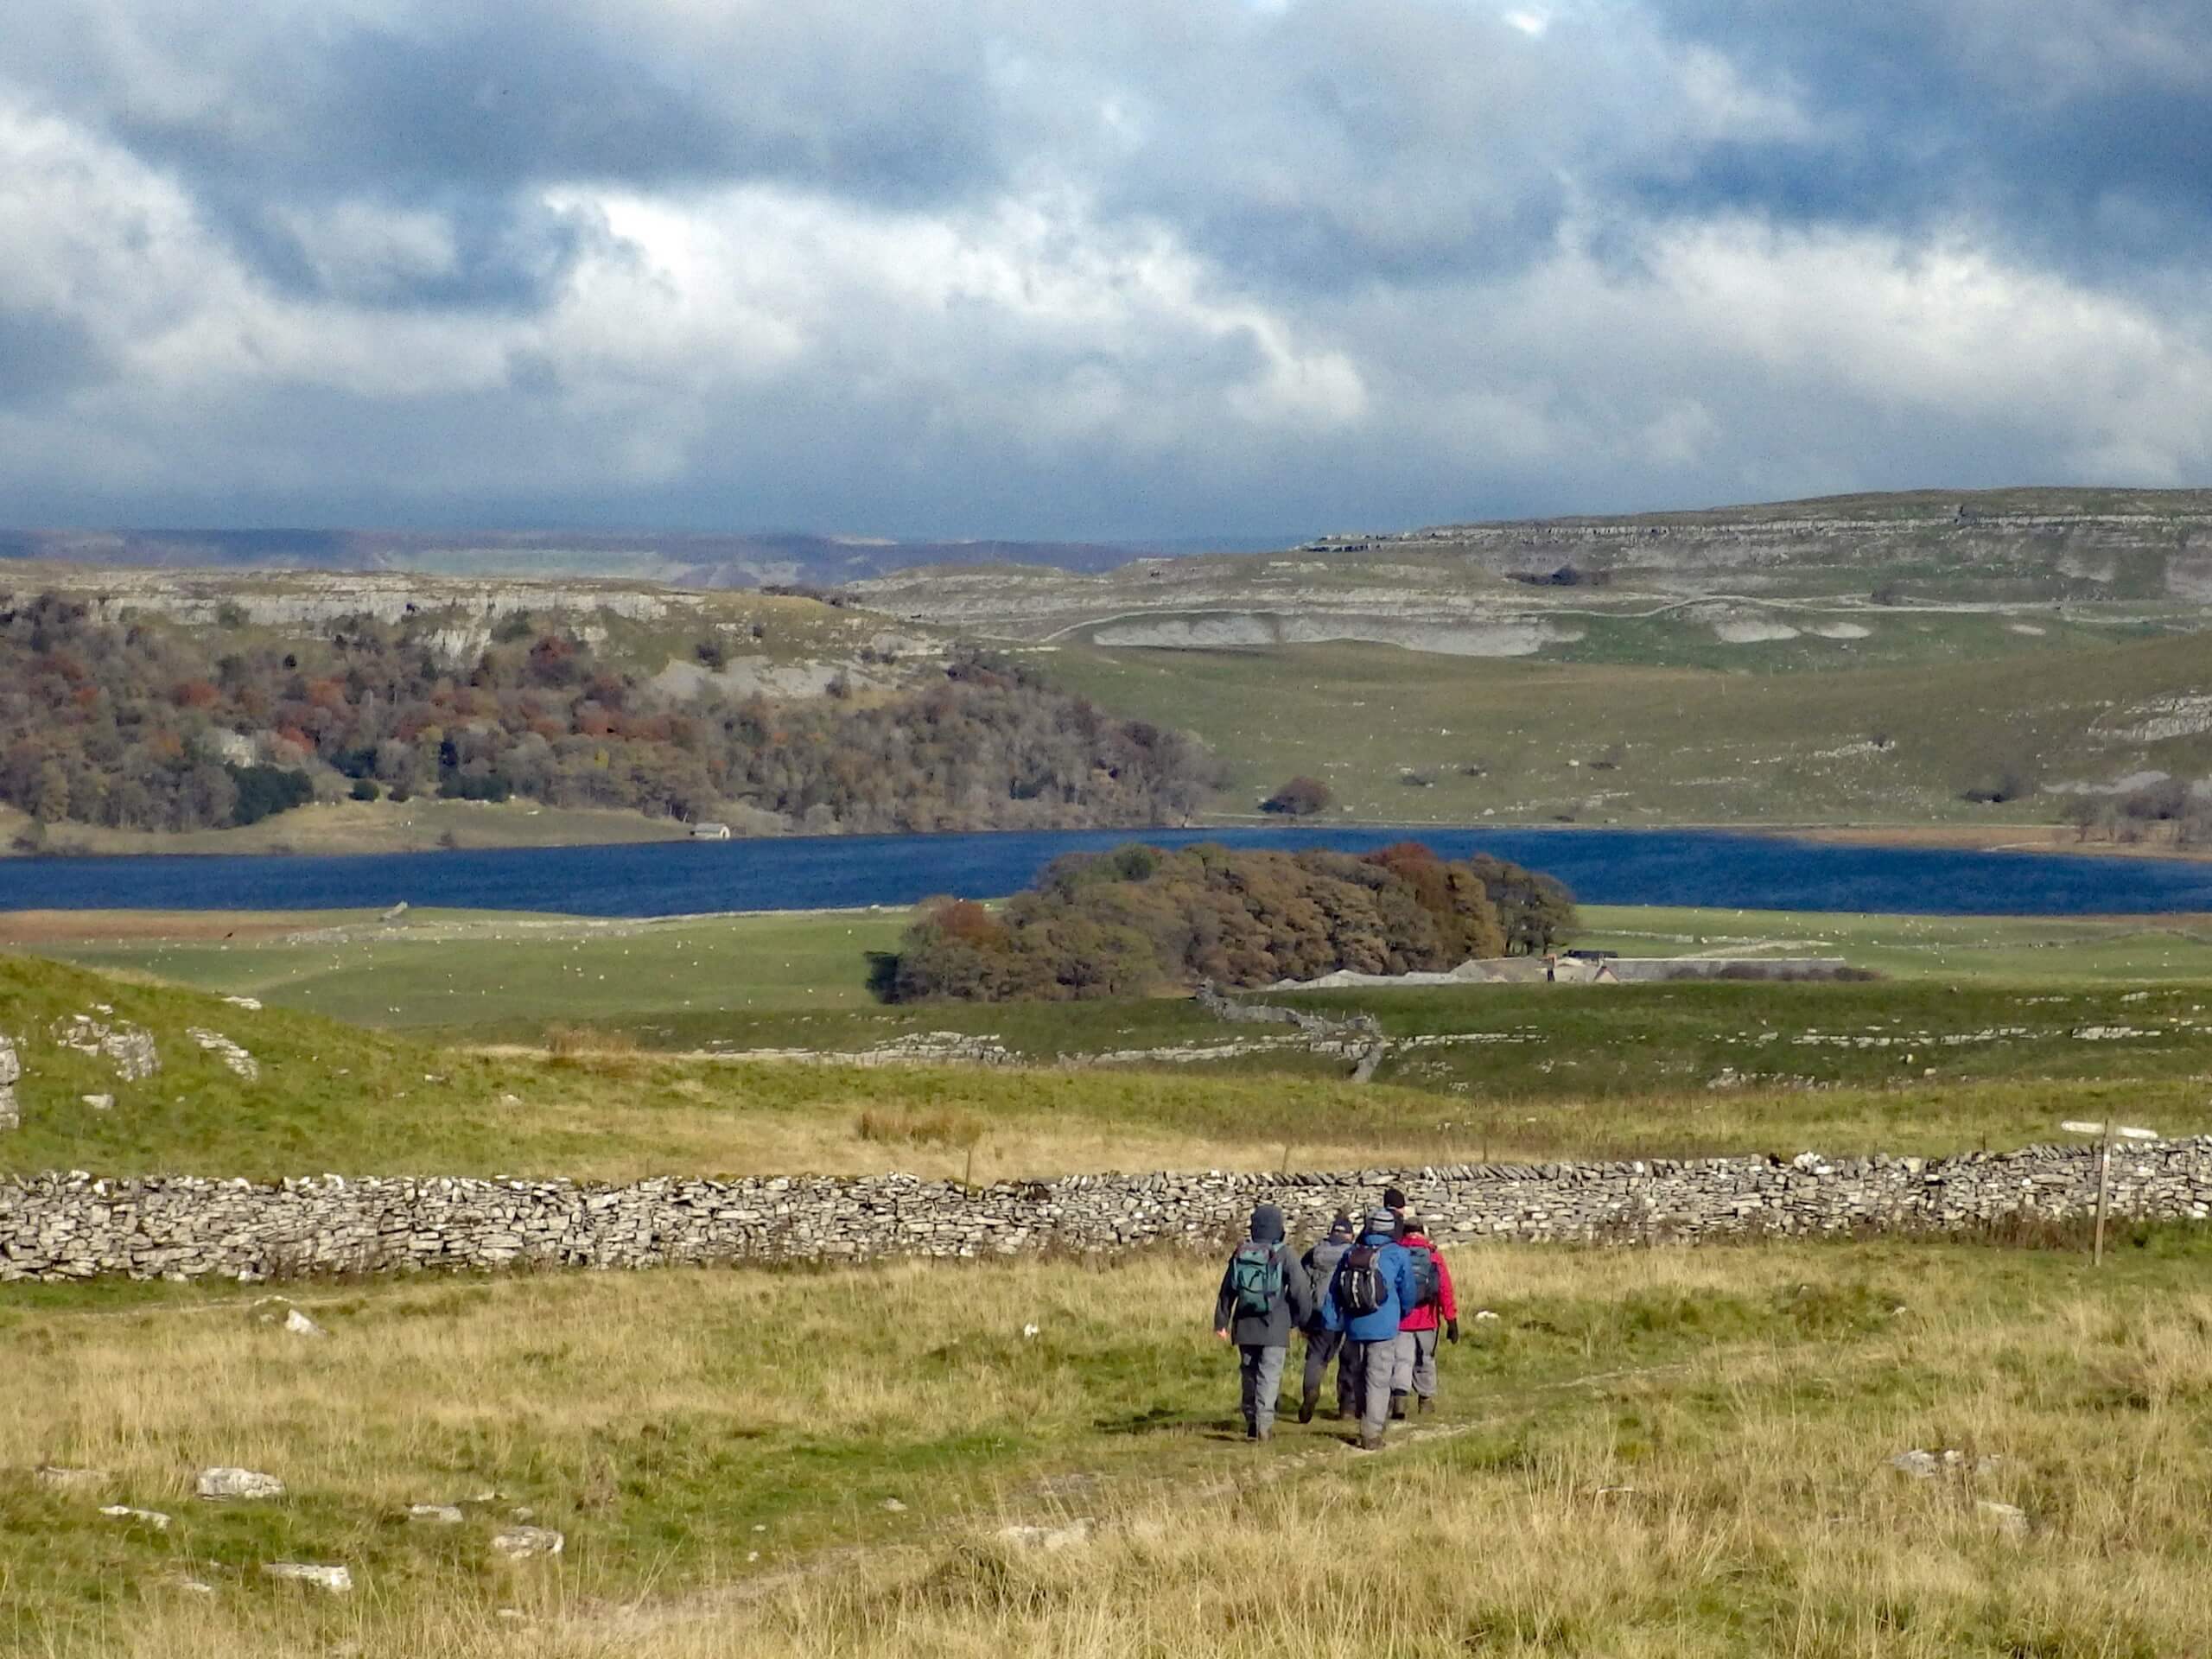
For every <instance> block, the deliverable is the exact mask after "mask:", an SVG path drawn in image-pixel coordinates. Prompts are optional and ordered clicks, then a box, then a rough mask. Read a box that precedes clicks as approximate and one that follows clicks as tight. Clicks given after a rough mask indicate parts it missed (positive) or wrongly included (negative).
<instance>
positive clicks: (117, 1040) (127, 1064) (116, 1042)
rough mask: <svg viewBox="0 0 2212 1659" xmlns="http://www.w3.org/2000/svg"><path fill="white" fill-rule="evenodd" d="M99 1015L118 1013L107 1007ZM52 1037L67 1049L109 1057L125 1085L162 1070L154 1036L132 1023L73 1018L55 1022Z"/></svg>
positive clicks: (100, 1007) (84, 1016) (82, 1016)
mask: <svg viewBox="0 0 2212 1659" xmlns="http://www.w3.org/2000/svg"><path fill="white" fill-rule="evenodd" d="M96 1011H97V1012H99V1013H100V1014H113V1013H114V1012H115V1010H114V1009H112V1008H111V1007H108V1006H107V1005H106V1004H105V1003H100V1004H99V1005H97V1009H96ZM49 1034H50V1035H51V1036H52V1037H53V1039H54V1041H55V1042H57V1043H59V1044H60V1045H61V1046H62V1047H64V1048H73V1049H75V1050H76V1051H77V1052H79V1053H80V1054H99V1055H104V1056H105V1057H106V1058H107V1059H108V1061H109V1062H110V1063H111V1065H113V1066H114V1067H115V1075H116V1076H117V1077H118V1078H120V1079H121V1080H122V1081H124V1083H137V1082H140V1081H142V1080H143V1079H144V1078H147V1077H152V1076H153V1075H154V1073H155V1072H156V1071H160V1070H161V1069H162V1057H161V1053H160V1052H159V1051H158V1050H157V1049H156V1047H155V1046H154V1033H152V1032H150V1031H149V1030H147V1029H146V1027H143V1026H135V1025H133V1024H131V1023H130V1021H129V1020H115V1021H114V1022H113V1023H110V1022H109V1021H107V1020H96V1019H94V1018H93V1017H92V1014H72V1015H71V1016H70V1017H69V1018H68V1019H67V1020H56V1021H54V1028H53V1030H52V1032H51V1033H49Z"/></svg>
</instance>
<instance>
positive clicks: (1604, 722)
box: [1050, 637, 2212, 824]
mask: <svg viewBox="0 0 2212 1659" xmlns="http://www.w3.org/2000/svg"><path fill="white" fill-rule="evenodd" d="M1831 643H1834V642H1827V641H1823V642H1821V645H1822V647H1823V648H1826V647H1827V645H1829V644H1831ZM1745 649H1751V648H1750V647H1746V648H1745ZM1050 661H1051V672H1052V675H1053V677H1055V679H1057V680H1058V681H1059V682H1061V683H1064V684H1065V685H1067V686H1069V687H1070V688H1071V689H1072V690H1077V691H1080V692H1082V693H1084V695H1086V696H1090V697H1092V698H1094V699H1095V700H1096V701H1097V702H1099V703H1100V704H1102V705H1103V706H1104V707H1108V708H1111V709H1116V710H1118V711H1120V712H1122V713H1124V714H1127V715H1135V716H1138V717H1141V718H1144V719H1148V720H1154V721H1161V722H1163V723H1166V724H1170V725H1175V726H1183V727H1188V728H1191V729H1192V730H1194V731H1196V732H1197V733H1198V734H1199V735H1200V736H1201V737H1203V738H1205V740H1206V741H1208V742H1209V743H1210V744H1211V745H1212V746H1213V747H1214V748H1215V750H1216V751H1217V753H1219V754H1220V755H1221V756H1222V757H1223V759H1224V760H1225V761H1226V762H1227V763H1228V766H1229V769H1230V784H1229V786H1228V787H1227V789H1226V790H1225V791H1224V793H1223V795H1222V797H1221V807H1222V810H1224V812H1227V813H1230V814H1235V813H1237V812H1240V811H1241V812H1245V813H1249V812H1252V811H1254V810H1255V809H1256V805H1257V803H1258V802H1259V801H1260V800H1261V799H1262V798H1264V797H1265V796H1266V795H1267V794H1268V792H1269V791H1271V790H1272V789H1274V787H1275V786H1276V785H1280V784H1281V782H1282V781H1283V780H1284V779H1287V778H1289V777H1292V776H1294V775H1295V774H1298V773H1310V774H1312V775H1313V776H1315V777H1318V778H1320V779H1323V780H1324V781H1325V782H1326V783H1327V784H1328V785H1329V786H1330V788H1331V789H1332V791H1333V792H1334V794H1335V797H1336V803H1337V804H1336V807H1335V808H1334V809H1333V810H1334V811H1335V812H1337V813H1338V815H1341V816H1344V817H1351V818H1356V819H1362V820H1368V821H1380V822H1383V823H1452V824H1465V823H1480V822H1481V821H1482V819H1483V818H1484V816H1485V815H1486V814H1487V815H1490V816H1492V817H1497V818H1499V819H1502V820H1507V821H1529V820H1539V821H1541V820H1548V819H1554V818H1571V819H1573V820H1574V821H1577V822H1581V823H1613V822H1618V823H1629V824H1635V823H1850V822H1853V821H1869V822H1912V823H1947V822H1964V823H1972V822H1982V821H1986V820H1992V819H1994V820H1997V821H2004V820H2005V819H2008V818H2009V819H2012V820H2017V821H2034V820H2040V821H2043V822H2049V821H2050V820H2051V819H2052V818H2054V817H2056V813H2057V810H2058V806H2059V804H2060V803H2059V801H2058V800H2057V799H2056V798H2052V797H2049V796H2045V797H2044V798H2041V799H2036V798H2032V797H2024V798H2021V799H2018V800H2016V801H2014V802H2012V803H2011V804H2007V805H2003V806H1996V807H1991V806H1975V805H1972V804H1968V803H1967V802H1966V801H1965V800H1964V799H1963V798H1962V796H1963V794H1964V792H1965V791H1969V790H1976V789H1992V788H1995V787H1997V786H1998V785H2001V784H2003V783H2005V781H2006V780H2007V779H2008V778H2011V779H2017V780H2018V781H2021V782H2024V783H2025V784H2027V785H2055V784H2057V783H2061V782H2065V781H2072V780H2085V781H2090V782H2101V781H2107V780H2109V779H2113V778H2116V777H2119V776H2122V775H2125V774H2126V773H2128V772H2134V771H2137V770H2139V769H2142V768H2145V767H2152V768H2156V769H2159V770H2164V771H2167V772H2171V773H2173V774H2174V775H2176V776H2180V777H2196V776H2201V775H2202V774H2203V773H2205V772H2208V771H2212V734H2207V733H2204V732H2195V731H2189V730H2186V729H2184V730H2182V731H2180V732H2179V733H2178V734H2177V735H2174V736H2171V737H2161V738H2158V739H2157V740H2155V741H2142V740H2140V739H2139V738H2136V737H2131V736H2129V735H2128V734H2129V733H2131V732H2133V731H2136V730H2137V729H2138V725H2137V717H2136V716H2135V715H2131V714H2130V713H2129V712H2128V711H2131V710H2142V711H2145V712H2144V713H2143V714H2142V715H2141V716H2140V718H2141V719H2142V720H2145V721H2147V720H2149V719H2150V718H2151V717H2152V714H2151V712H2150V711H2152V710H2153V709H2154V707H2155V706H2162V705H2163V701H2164V700H2166V699H2171V698H2175V697H2186V696H2195V695H2196V694H2197V692H2198V690H2199V688H2201V686H2202V683H2203V678H2204V666H2205V661H2206V648H2205V645H2204V644H2203V642H2202V639H2197V638H2194V637H2183V638H2168V639H2154V640H2151V641H2147V642H2139V643H2129V644H2122V645H2108V646H2106V647H2104V648H2102V649H2097V650H2055V651H2040V652H2026V653H2022V654H2019V655H2014V656H2007V657H2002V658H1988V659H1977V660H1973V661H1967V662H1955V663H1947V664H1940V665H1935V666H1929V665H1921V666H1915V667H1904V668H1883V667H1867V668H1846V667H1843V666H1841V665H1840V659H1839V665H1838V666H1837V667H1836V668H1835V670H1834V671H1831V672H1819V673H1772V674H1768V673H1751V672H1748V671H1734V672H1730V671H1720V670H1717V669H1712V668H1662V667H1647V666H1639V665H1633V664H1619V663H1611V662H1607V663H1541V662H1527V661H1502V660H1496V659H1484V658H1461V657H1444V656H1436V655H1427V654H1419V653H1415V652H1407V651H1401V650H1398V649H1395V648H1394V647H1389V646H1380V645H1312V646H1296V647H1285V648H1280V649H1274V650H1268V651H1157V650H1151V651H1147V650H1112V651H1108V650H1103V649H1100V648H1096V647H1091V646H1070V647H1066V648H1064V649H1062V650H1060V651H1059V652H1057V653H1056V654H1054V655H1053V656H1052V658H1051V659H1050ZM2187 724H2188V722H2187V721H2184V722H2183V726H2184V727H2186V725H2187ZM1408 779H1415V780H1417V781H1411V782H1409V781H1408Z"/></svg>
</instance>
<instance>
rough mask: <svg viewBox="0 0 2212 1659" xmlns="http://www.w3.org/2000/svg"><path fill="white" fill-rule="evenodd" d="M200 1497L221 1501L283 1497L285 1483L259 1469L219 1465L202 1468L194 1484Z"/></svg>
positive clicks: (193, 1486) (193, 1487)
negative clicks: (211, 1467)
mask: <svg viewBox="0 0 2212 1659" xmlns="http://www.w3.org/2000/svg"><path fill="white" fill-rule="evenodd" d="M192 1489H193V1491H195V1492H197V1493H198V1494H199V1495H200V1497H204V1498H207V1499H210V1500H213V1501H217V1502H221V1501H225V1500H228V1499H231V1498H245V1497H283V1496H284V1483H283V1481H281V1480H279V1479H277V1477H276V1476H274V1475H264V1474H263V1473H262V1472H261V1471H259V1470H257V1469H232V1468H226V1467H217V1468H213V1469H202V1470H201V1471H200V1473H199V1476H198V1478H196V1479H194V1482H193V1484H192Z"/></svg>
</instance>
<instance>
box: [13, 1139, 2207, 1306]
mask: <svg viewBox="0 0 2212 1659" xmlns="http://www.w3.org/2000/svg"><path fill="white" fill-rule="evenodd" d="M1390 1183H1395V1185H1400V1186H1402V1187H1403V1188H1404V1189H1405V1190H1406V1192H1408V1195H1409V1196H1410V1198H1411V1199H1412V1201H1413V1203H1414V1206H1415V1208H1416V1209H1417V1210H1418V1211H1420V1213H1421V1215H1422V1216H1424V1217H1427V1218H1428V1220H1429V1222H1430V1224H1431V1229H1432V1230H1433V1232H1435V1233H1436V1234H1437V1235H1438V1236H1440V1237H1441V1238H1445V1239H1456V1240H1459V1241H1461V1242H1468V1241H1471V1240H1474V1239H1479V1238H1484V1237H1503V1238H1514V1239H1526V1240H1536V1241H1554V1240H1556V1241H1605V1240H1630V1239H1637V1238H1675V1239H1685V1240H1688V1239H1698V1238H1710V1237H1726V1236H1741V1235H1745V1234H1761V1233H1773V1234H1785V1235H1817V1234H1835V1233H1849V1232H1857V1231H1862V1230H1967V1229H1973V1228H1978V1227H1984V1226H1986V1225H1988V1224H1992V1223H1994V1222H1999V1221H2003V1220H2005V1219H2006V1218H2009V1217H2022V1216H2026V1217H2043V1218H2048V1219H2052V1220H2066V1219H2071V1218H2075V1217H2080V1216H2082V1215H2084V1214H2086V1213H2088V1211H2089V1210H2090V1209H2091V1208H2092V1206H2093V1205H2094V1203H2095V1198H2096V1161H2095V1155H2094V1152H2093V1151H2092V1150H2091V1149H2090V1148H2088V1147H2028V1148H2025V1149H2024V1150H2022V1151H2019V1152H2013V1153H1999V1154H1988V1153H1974V1154H1965V1155H1963V1156H1961V1157H1956V1158H1947V1159H1929V1160H1923V1159H1919V1158H1889V1157H1875V1158H1871V1159H1864V1160H1844V1159H1839V1160H1834V1161H1830V1160H1825V1159H1822V1158H1820V1157H1818V1156H1816V1155H1815V1154H1810V1153H1807V1154H1801V1155H1800V1156H1799V1157H1797V1158H1796V1159H1794V1160H1789V1161H1788V1162H1782V1161H1778V1160H1772V1159H1767V1158H1716V1159H1703V1160H1692V1161H1670V1160H1649V1161H1637V1162H1589V1163H1566V1164H1542V1165H1510V1164H1509V1165H1497V1164H1491V1165H1459V1166H1450V1167H1444V1168H1428V1169H1417V1170H1383V1169H1371V1170H1360V1171H1355V1172H1346V1173H1332V1174H1295V1175H1254V1174H1220V1173H1205V1174H1180V1175H1178V1174H1154V1175H1087V1176H1073V1177H1070V1178H1068V1179H1064V1180H1057V1181H1039V1182H1027V1183H1001V1184H999V1185H992V1186H987V1187H981V1188H976V1189H969V1188H964V1187H963V1186H961V1185H958V1184H957V1183H952V1182H944V1181H925V1180H920V1179H916V1178H914V1177H912V1176H907V1175H885V1176H877V1177H868V1178H861V1179H826V1178H800V1177H788V1178H778V1179H746V1180H732V1181H712V1180H689V1179H659V1180H650V1181H641V1182H638V1183H635V1184H634V1185H625V1186H601V1185H578V1184H575V1183H572V1182H567V1181H526V1180H460V1179H419V1180H418V1179H365V1180H347V1179H341V1178H340V1177H338V1176H334V1175H328V1176H323V1177H321V1178H319V1179H317V1178H310V1179H298V1180H288V1181H283V1182H281V1183H277V1184H273V1185H257V1184H254V1183H251V1182H248V1181H243V1180H229V1181H226V1180H206V1179H188V1178H182V1177H178V1178H169V1179H145V1180H105V1179H95V1178H93V1177H92V1176H91V1175H88V1174H85V1173H81V1172H79V1173H71V1174H67V1175H46V1176H40V1177H35V1178H33V1179H18V1180H11V1181H7V1182H0V1280H21V1279H47V1280H58V1279H86V1278H92V1277H96V1276H99V1275H103V1274H129V1275H130V1276H132V1277H134V1278H154V1277H168V1278H177V1279H193V1278H202V1277H223V1278H232V1279H238V1280H243V1281H257V1280H262V1279H269V1278H277V1277H286V1276H291V1275H296V1274H319V1273H321V1274H336V1273H348V1274H361V1273H391V1272H401V1273H407V1272H421V1271H425V1270H431V1269H439V1268H445V1269H454V1268H459V1269H470V1270H484V1269H494V1268H515V1267H576V1268H650V1267H659V1266H664V1265H666V1264H669V1263H675V1262H788V1261H812V1260H829V1261H836V1260H862V1259H870V1258H875V1257H881V1256H899V1255H933V1256H979V1255H995V1254H1007V1253H1012V1252H1016V1251H1032V1250H1041V1249H1072V1250H1086V1251H1092V1250H1118V1249H1135V1248H1140V1247H1143V1246H1147V1245H1154V1244H1161V1243H1166V1244H1186V1245H1192V1246H1203V1247H1209V1248H1210V1247H1212V1246H1214V1245H1216V1244H1217V1243H1220V1242H1221V1241H1222V1240H1224V1238H1226V1237H1228V1236H1230V1234H1231V1233H1232V1232H1234V1231H1235V1230H1237V1229H1239V1228H1241V1226H1242V1225H1243V1221H1244V1218H1245V1217H1246V1215H1247V1214H1248V1212H1249V1209H1250V1207H1251V1205H1254V1204H1255V1203H1257V1202H1260V1201H1262V1200H1266V1201H1268V1202H1272V1203H1275V1204H1280V1205H1282V1206H1283V1209H1284V1210H1285V1211H1286V1212H1287V1218H1288V1220H1289V1223H1290V1226H1291V1230H1292V1234H1293V1236H1294V1237H1297V1238H1301V1239H1303V1238H1307V1237H1311V1236H1315V1235H1317V1234H1319V1232H1320V1231H1321V1230H1323V1229H1324V1228H1325V1226H1326V1224H1327V1221H1328V1218H1329V1217H1330V1215H1331V1214H1332V1212H1334V1211H1336V1210H1338V1209H1339V1208H1342V1209H1345V1210H1349V1211H1352V1212H1354V1213H1355V1214H1357V1213H1361V1212H1362V1211H1363V1210H1364V1208H1365V1207H1366V1206H1368V1205H1371V1204H1372V1203H1373V1202H1374V1201H1375V1198H1376V1195H1377V1194H1378V1193H1379V1192H1381V1190H1382V1188H1383V1185H1385V1184H1390ZM2112 1205H2113V1211H2114V1212H2115V1213H2116V1214H2119V1215H2122V1216H2141V1217H2161V1218H2169V1219H2188V1220H2203V1219H2205V1218H2206V1217H2207V1216H2208V1214H2212V1137H2205V1138H2201V1139H2196V1140H2189V1141H2169V1142H2162V1143H2159V1144H2157V1145H2154V1146H2150V1147H2140V1148H2130V1149H2128V1150H2126V1151H2125V1152H2123V1153H2121V1154H2119V1155H2117V1156H2116V1157H2115V1159H2114V1162H2113V1175H2112Z"/></svg>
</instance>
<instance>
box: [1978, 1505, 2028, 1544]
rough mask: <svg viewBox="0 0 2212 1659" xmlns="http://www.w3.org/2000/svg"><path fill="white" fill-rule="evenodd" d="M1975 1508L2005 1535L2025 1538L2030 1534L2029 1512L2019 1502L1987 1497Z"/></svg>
mask: <svg viewBox="0 0 2212 1659" xmlns="http://www.w3.org/2000/svg"><path fill="white" fill-rule="evenodd" d="M1974 1513H1975V1514H1976V1515H1978V1516H1980V1517H1981V1519H1982V1520H1983V1521H1984V1522H1986V1523H1987V1524H1988V1525H1989V1526H1990V1527H1992V1528H1993V1529H1995V1530H1997V1531H1998V1532H2000V1533H2002V1534H2003V1535H2005V1537H2007V1538H2024V1537H2026V1536H2027V1535H2028V1512H2027V1511H2026V1510H2024V1509H2022V1508H2020V1507H2019V1505H2018V1504H2017V1503H1999V1502H1998V1501H1997V1500H1996V1499H1995V1498H1991V1497H1985V1498H1982V1499H1980V1501H1979V1502H1977V1503H1975V1504H1974Z"/></svg>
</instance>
